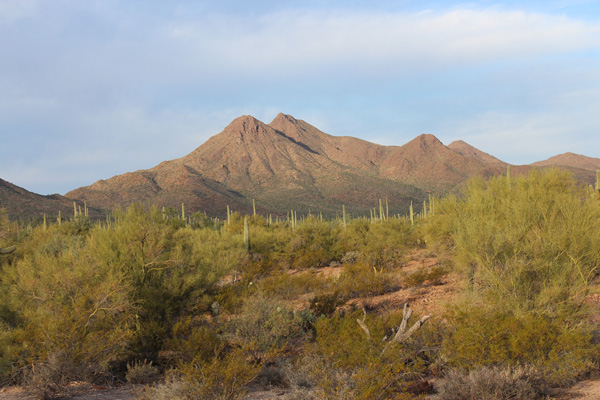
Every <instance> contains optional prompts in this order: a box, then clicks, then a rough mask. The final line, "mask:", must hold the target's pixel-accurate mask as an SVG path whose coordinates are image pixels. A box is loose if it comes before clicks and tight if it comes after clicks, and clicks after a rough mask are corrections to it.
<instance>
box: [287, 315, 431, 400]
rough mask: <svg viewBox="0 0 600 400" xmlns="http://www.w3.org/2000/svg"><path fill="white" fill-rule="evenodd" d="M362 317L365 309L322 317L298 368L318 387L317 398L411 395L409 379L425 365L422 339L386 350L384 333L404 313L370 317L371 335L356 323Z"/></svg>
mask: <svg viewBox="0 0 600 400" xmlns="http://www.w3.org/2000/svg"><path fill="white" fill-rule="evenodd" d="M362 316H363V315H362V311H357V312H354V313H351V314H349V315H345V316H341V315H339V314H337V315H334V316H332V317H330V318H325V317H321V318H319V319H318V320H317V322H316V323H315V329H316V341H315V344H314V345H313V346H312V348H310V349H308V352H307V354H306V355H305V358H303V359H302V360H300V361H299V366H298V369H300V370H305V372H304V373H305V374H306V377H305V379H306V380H308V381H309V382H311V383H312V384H313V385H315V386H316V387H318V392H317V396H316V397H317V398H323V399H338V398H344V399H387V398H402V396H403V395H405V397H404V398H411V397H412V396H410V395H408V394H407V393H406V392H407V390H408V388H409V386H410V383H411V381H412V380H413V379H416V378H418V377H419V376H421V374H422V373H423V372H424V371H425V369H426V362H425V359H424V358H423V357H422V354H424V353H423V348H422V347H421V345H422V343H418V342H417V343H418V346H417V347H411V346H410V345H402V346H394V347H393V348H391V349H388V350H386V351H383V349H384V343H383V342H382V338H383V336H384V334H385V333H386V332H388V331H389V329H390V328H391V327H393V326H398V325H399V324H400V320H401V316H400V315H399V314H397V313H394V314H389V315H388V316H387V318H382V317H378V316H372V315H368V316H367V318H366V321H365V323H366V324H367V325H368V326H369V330H370V333H371V339H368V338H367V337H366V334H365V332H364V331H363V330H362V329H361V328H360V326H359V325H358V323H357V322H356V319H357V318H358V317H362ZM307 366H309V367H308V368H307ZM306 370H308V371H306Z"/></svg>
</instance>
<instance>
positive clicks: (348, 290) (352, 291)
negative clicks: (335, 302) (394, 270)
mask: <svg viewBox="0 0 600 400" xmlns="http://www.w3.org/2000/svg"><path fill="white" fill-rule="evenodd" d="M333 287H334V289H335V290H336V291H338V292H339V293H340V295H341V296H342V297H343V298H345V299H352V298H356V297H368V296H377V295H380V294H384V293H388V292H391V291H393V290H395V289H397V288H398V287H399V285H398V282H397V281H396V279H395V278H394V276H392V275H391V274H389V273H385V272H378V271H376V270H375V268H373V267H371V266H369V265H367V264H364V263H360V262H359V263H356V264H350V265H346V266H345V267H344V270H343V271H342V273H341V274H340V277H339V279H338V280H337V281H336V282H335V283H334V285H333Z"/></svg>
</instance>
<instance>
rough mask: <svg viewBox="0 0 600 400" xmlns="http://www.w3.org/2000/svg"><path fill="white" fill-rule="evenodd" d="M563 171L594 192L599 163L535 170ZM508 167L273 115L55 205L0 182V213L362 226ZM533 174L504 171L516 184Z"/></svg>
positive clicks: (427, 139)
mask: <svg viewBox="0 0 600 400" xmlns="http://www.w3.org/2000/svg"><path fill="white" fill-rule="evenodd" d="M533 165H534V166H535V167H537V168H547V167H549V166H558V167H560V168H563V169H568V170H569V171H571V172H572V173H573V175H574V176H575V177H576V179H578V180H579V181H580V182H583V183H585V184H592V185H593V183H594V180H595V172H596V170H598V169H599V168H600V159H596V158H591V157H585V156H580V155H576V154H572V153H565V154H562V155H560V156H556V157H553V158H550V159H548V160H546V161H543V162H539V163H535V164H533ZM507 166H508V164H507V163H505V162H503V161H501V160H498V159H497V158H495V157H493V156H491V155H489V154H486V153H484V152H483V151H481V150H478V149H476V148H474V147H473V146H470V145H469V144H467V143H465V142H463V141H456V142H453V143H451V144H450V145H448V146H445V145H444V144H443V143H441V142H440V141H439V140H438V139H437V138H436V137H435V136H433V135H430V134H423V135H419V136H417V137H416V138H415V139H413V140H412V141H410V142H409V143H406V144H405V145H403V146H381V145H378V144H374V143H370V142H367V141H364V140H361V139H357V138H353V137H348V136H332V135H329V134H326V133H324V132H322V131H320V130H319V129H317V128H315V127H314V126H312V125H310V124H308V123H306V122H305V121H302V120H298V119H295V118H294V117H292V116H289V115H284V114H279V115H277V117H276V118H275V119H274V120H273V121H272V122H271V123H269V124H266V123H263V122H261V121H259V120H257V119H255V118H253V117H251V116H243V117H239V118H237V119H235V120H234V121H233V122H231V123H230V124H229V125H228V126H227V127H226V128H225V129H224V130H223V131H222V132H221V133H219V134H217V135H215V136H213V137H211V138H210V139H209V140H207V141H206V142H205V143H204V144H202V145H201V146H200V147H198V148H196V149H195V150H194V151H192V152H191V153H190V154H188V155H186V156H184V157H182V158H179V159H175V160H171V161H165V162H162V163H161V164H159V165H157V166H155V167H153V168H150V169H142V170H139V171H136V172H131V173H125V174H122V175H118V176H115V177H112V178H110V179H106V180H100V181H98V182H96V183H94V184H92V185H90V186H86V187H82V188H79V189H75V190H73V191H71V192H69V193H67V195H66V197H63V196H60V195H52V196H40V195H36V194H34V193H31V192H27V191H26V190H24V189H22V188H19V187H17V186H15V185H12V184H10V183H8V182H5V181H0V205H1V206H2V207H4V208H6V209H7V211H8V213H9V215H10V216H11V218H23V217H26V218H32V217H33V218H38V219H40V218H41V217H42V214H43V213H45V214H47V215H48V216H52V217H54V216H55V215H56V213H57V212H58V211H59V210H60V211H61V212H62V213H63V215H67V213H69V207H70V204H71V202H72V200H76V201H77V203H78V205H83V204H84V202H87V205H88V208H89V215H90V216H91V217H92V218H95V217H101V216H103V215H106V214H107V213H108V212H110V211H111V210H112V209H113V208H114V207H115V206H121V207H127V206H129V205H130V204H131V203H134V202H140V203H142V204H144V205H147V206H149V205H155V206H157V207H159V208H160V207H163V206H164V207H167V208H172V209H178V208H179V207H180V205H181V204H182V203H185V205H186V208H187V211H188V213H190V214H193V213H195V212H206V213H207V214H208V215H209V216H211V217H219V218H225V217H226V211H225V210H226V206H227V205H229V207H230V209H231V210H235V211H238V212H240V213H242V214H250V213H251V212H255V213H259V214H262V215H268V214H273V215H277V216H279V217H283V216H284V215H286V213H288V211H289V210H292V209H293V210H295V211H297V212H299V213H300V214H304V215H308V214H309V213H312V214H315V215H318V214H322V215H324V216H325V217H327V218H331V217H335V216H336V215H339V213H340V210H341V209H342V206H344V208H345V211H346V212H347V213H348V214H349V215H353V216H358V215H363V216H369V215H370V213H371V208H373V204H375V205H376V206H375V207H377V203H378V201H379V199H388V209H389V213H391V214H397V213H401V214H406V213H409V209H410V205H411V203H412V204H413V208H414V209H419V208H420V204H422V203H423V201H424V200H427V199H428V198H429V195H430V194H431V195H433V196H441V195H444V194H445V193H448V192H456V191H458V190H460V187H462V185H464V183H465V182H466V181H467V180H468V179H469V178H471V177H473V176H483V177H489V176H494V175H500V174H503V173H504V171H505V170H506V167H507ZM530 169H531V166H512V173H513V175H514V176H518V175H520V174H523V173H526V172H527V171H528V170H530Z"/></svg>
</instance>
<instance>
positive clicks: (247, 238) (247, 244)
mask: <svg viewBox="0 0 600 400" xmlns="http://www.w3.org/2000/svg"><path fill="white" fill-rule="evenodd" d="M244 248H245V249H246V251H250V229H249V228H248V217H244Z"/></svg>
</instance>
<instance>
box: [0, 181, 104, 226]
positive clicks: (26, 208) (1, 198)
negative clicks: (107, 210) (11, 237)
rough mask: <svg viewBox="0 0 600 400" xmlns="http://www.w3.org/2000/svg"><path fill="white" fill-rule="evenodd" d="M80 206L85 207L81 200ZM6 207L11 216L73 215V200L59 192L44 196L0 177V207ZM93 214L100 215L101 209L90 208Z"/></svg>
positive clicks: (55, 216) (54, 217)
mask: <svg viewBox="0 0 600 400" xmlns="http://www.w3.org/2000/svg"><path fill="white" fill-rule="evenodd" d="M77 204H78V207H79V206H81V207H82V208H83V204H82V203H81V202H77ZM1 208H4V209H6V211H7V212H8V216H9V217H10V218H33V219H41V218H43V214H44V213H45V214H46V217H47V218H53V219H56V218H57V217H58V212H59V211H61V213H62V216H63V217H65V218H68V217H70V216H72V215H73V200H71V199H68V198H66V197H64V196H61V195H59V194H53V195H49V196H42V195H39V194H35V193H33V192H30V191H28V190H25V189H23V188H21V187H19V186H17V185H13V184H12V183H10V182H7V181H5V180H3V179H0V209H1ZM89 211H90V212H91V214H92V215H100V213H101V211H100V210H97V209H93V208H92V209H90V210H89Z"/></svg>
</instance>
